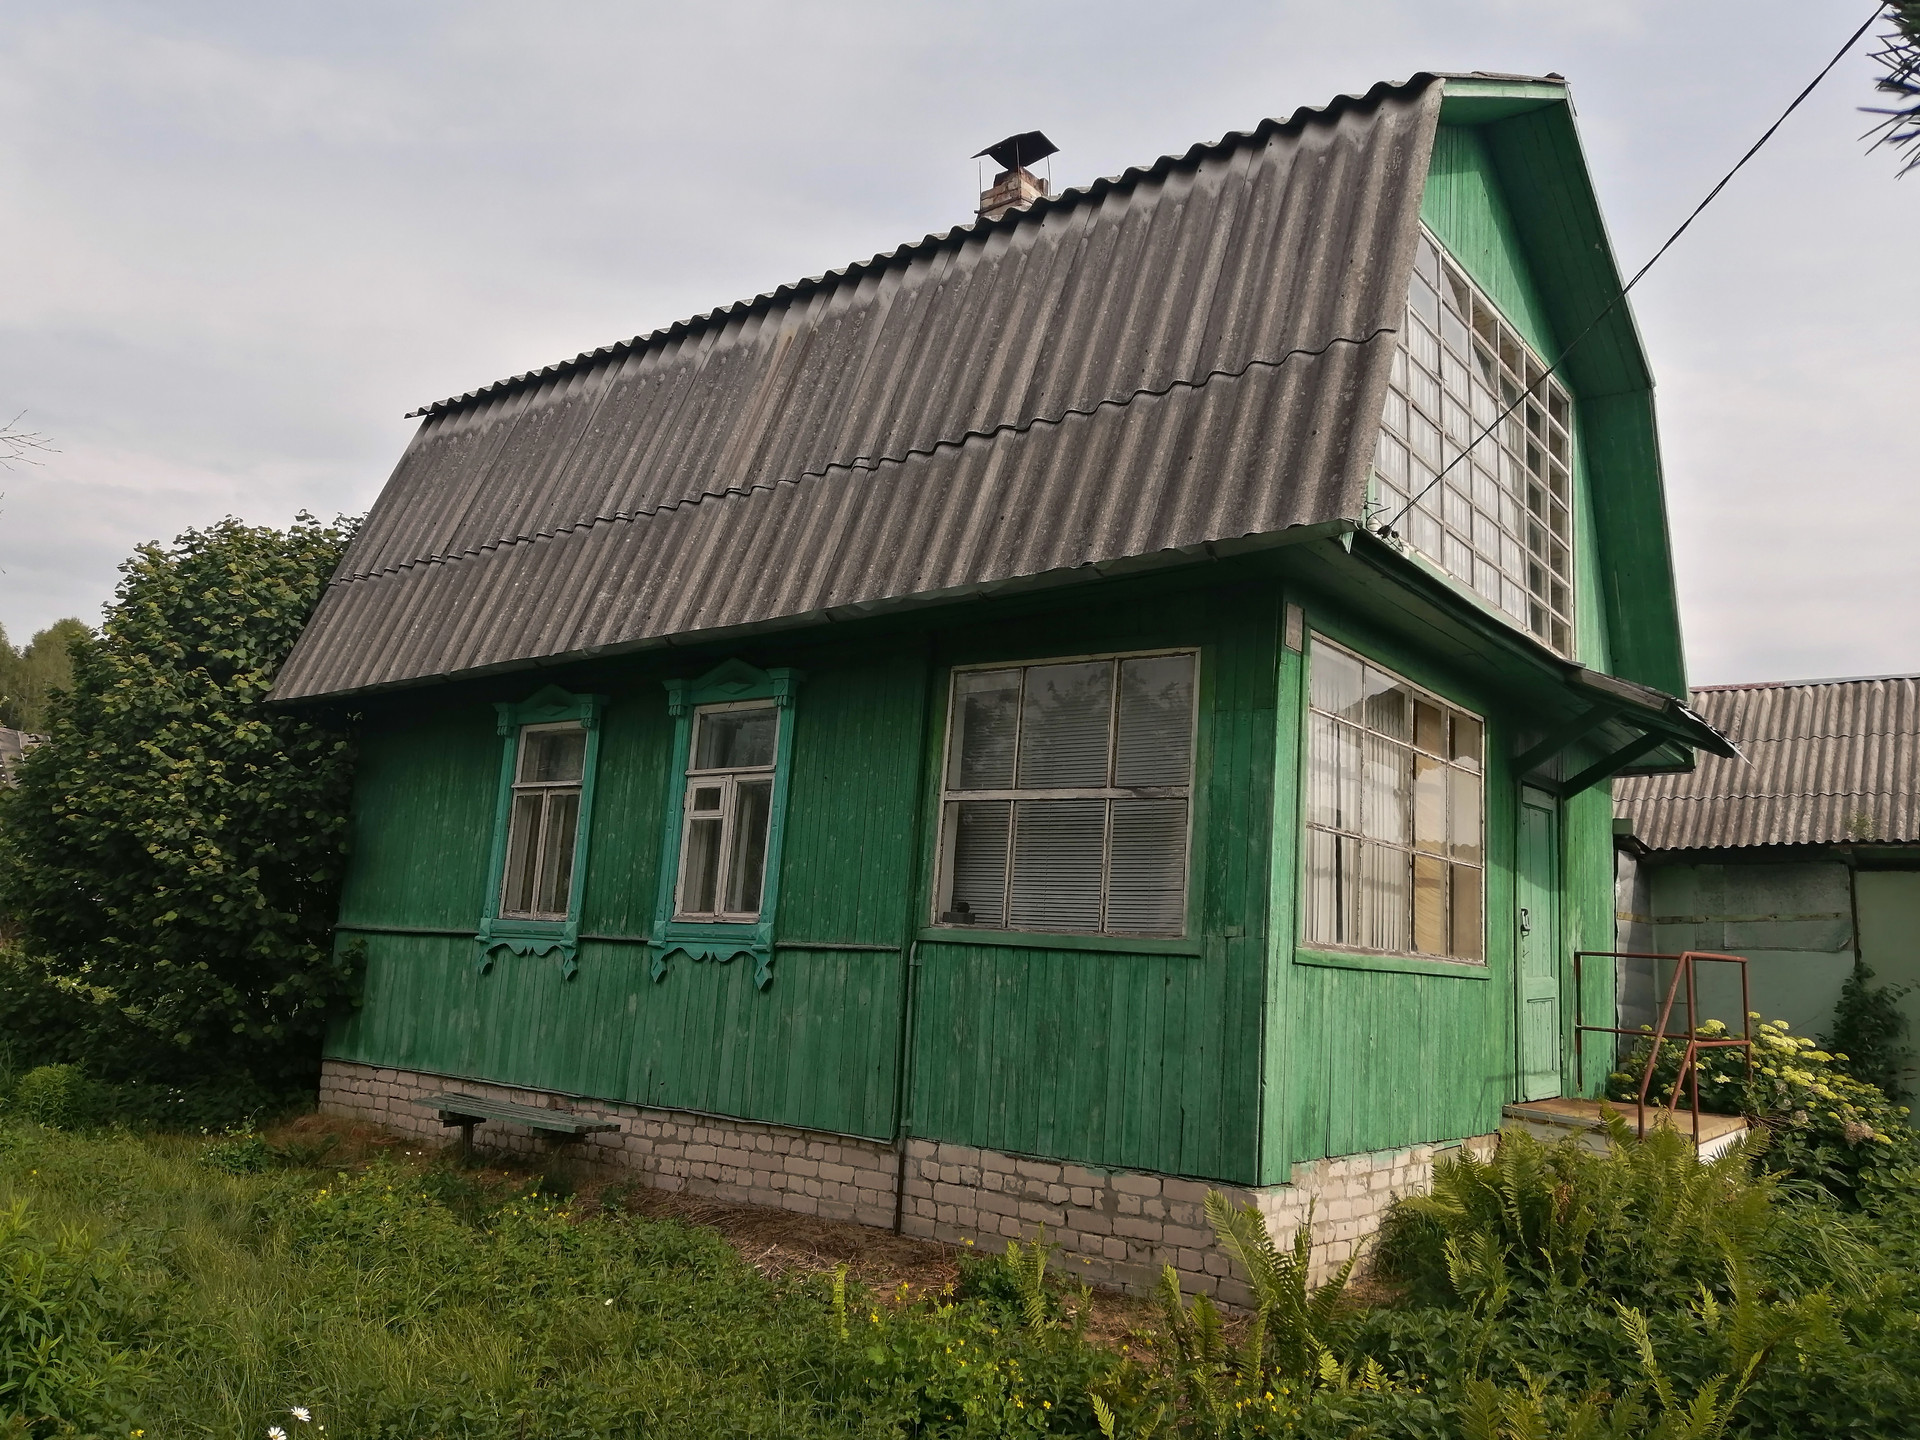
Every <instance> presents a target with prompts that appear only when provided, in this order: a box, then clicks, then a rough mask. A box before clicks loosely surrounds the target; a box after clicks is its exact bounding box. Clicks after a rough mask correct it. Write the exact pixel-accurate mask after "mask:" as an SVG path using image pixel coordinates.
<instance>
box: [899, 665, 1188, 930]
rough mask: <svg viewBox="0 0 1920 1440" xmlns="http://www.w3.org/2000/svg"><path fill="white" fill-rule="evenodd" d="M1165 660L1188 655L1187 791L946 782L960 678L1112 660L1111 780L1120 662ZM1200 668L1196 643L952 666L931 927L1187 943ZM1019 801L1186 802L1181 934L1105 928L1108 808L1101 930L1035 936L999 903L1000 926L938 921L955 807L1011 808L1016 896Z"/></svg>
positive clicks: (1017, 718)
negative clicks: (963, 786)
mask: <svg viewBox="0 0 1920 1440" xmlns="http://www.w3.org/2000/svg"><path fill="white" fill-rule="evenodd" d="M1162 655H1191V656H1192V657H1193V712H1192V715H1191V717H1190V719H1189V722H1188V731H1187V783H1186V784H1185V785H1131V786H1129V785H1122V786H1111V785H1109V786H1079V787H1075V786H1063V787H1054V788H1046V789H1028V790H1021V789H1012V790H956V789H953V788H952V787H951V786H949V784H948V783H947V781H948V777H949V776H950V775H951V774H952V773H953V769H952V767H953V759H954V752H953V745H954V734H953V722H954V711H955V706H954V703H953V698H954V695H955V693H956V690H957V688H958V687H957V685H956V684H955V683H954V682H955V681H957V680H958V678H959V677H960V676H961V675H967V674H978V673H981V672H986V671H995V670H1020V671H1026V670H1033V669H1041V668H1044V667H1046V666H1049V665H1079V664H1091V663H1094V662H1097V661H1106V660H1110V661H1113V662H1114V665H1113V684H1114V692H1113V695H1114V699H1113V701H1112V702H1110V705H1109V710H1108V714H1109V716H1110V719H1109V721H1108V729H1107V774H1108V775H1109V776H1111V775H1112V774H1113V767H1114V753H1115V749H1116V747H1117V746H1118V744H1119V737H1120V722H1119V705H1118V690H1119V684H1120V662H1121V661H1124V660H1143V659H1152V658H1154V657H1157V656H1162ZM1200 665H1201V652H1200V647H1199V646H1197V645H1176V646H1171V647H1168V648H1166V649H1159V650H1109V651H1102V652H1100V653H1098V654H1091V655H1048V656H1044V657H1042V658H1040V659H1037V660H997V661H991V662H983V663H979V664H973V665H955V666H951V667H950V668H949V670H948V687H947V714H946V720H945V735H944V738H943V742H942V745H941V748H940V830H939V835H940V847H939V852H940V853H939V863H938V865H937V866H936V868H935V874H934V892H933V908H932V913H931V915H930V916H929V920H930V923H932V924H933V925H935V926H939V927H941V928H951V929H953V930H956V931H960V932H967V931H977V932H981V933H986V934H993V935H1000V934H1011V935H1094V936H1114V937H1117V938H1121V939H1125V938H1129V937H1132V938H1144V939H1155V940H1180V939H1185V938H1186V937H1187V935H1188V933H1189V931H1190V930H1191V926H1192V914H1191V912H1192V904H1193V826H1194V791H1195V789H1196V788H1197V786H1196V782H1197V779H1198V773H1199V762H1200V684H1201V676H1200ZM1025 695H1026V681H1025V679H1024V677H1023V678H1022V680H1021V697H1022V704H1021V705H1020V706H1019V707H1017V708H1016V709H1015V712H1014V731H1013V754H1014V756H1015V765H1016V771H1015V778H1018V769H1017V767H1018V757H1019V754H1020V739H1021V735H1022V732H1023V729H1024V727H1025V718H1026V717H1025V708H1026V707H1025V704H1024V700H1025ZM1022 800H1185V801H1186V802H1187V827H1186V832H1185V834H1184V835H1183V836H1182V838H1181V846H1182V852H1181V875H1182V879H1183V888H1184V890H1185V892H1186V893H1185V896H1184V899H1183V904H1182V906H1181V916H1180V930H1179V933H1178V934H1177V935H1175V934H1159V933H1154V934H1150V935H1149V934H1146V933H1145V932H1142V931H1138V930H1110V929H1108V928H1106V921H1107V907H1108V903H1109V901H1110V900H1111V899H1112V893H1111V892H1112V868H1113V809H1112V807H1111V806H1109V807H1108V809H1107V819H1106V828H1105V830H1104V831H1103V833H1102V838H1101V847H1100V922H1101V928H1100V929H1098V930H1032V929H1028V928H1026V927H1024V926H1018V925H1015V924H1013V923H1012V916H1011V905H1010V903H1009V902H1008V901H1005V900H1003V902H1002V909H1001V913H1002V915H1003V916H1004V917H1006V918H1005V920H1004V922H1003V923H1002V924H999V925H972V924H958V923H955V922H951V921H947V920H943V919H942V918H941V917H942V915H943V913H945V912H946V910H947V908H948V903H949V901H950V899H951V892H952V888H953V861H954V840H955V831H956V830H957V829H958V827H959V821H960V811H959V805H960V803H961V802H965V801H1006V802H1011V803H1009V805H1008V811H1007V825H1008V845H1007V881H1006V894H1007V895H1008V896H1009V897H1011V894H1012V890H1013V845H1012V826H1013V815H1014V811H1013V804H1016V803H1018V802H1019V801H1022Z"/></svg>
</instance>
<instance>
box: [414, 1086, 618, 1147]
mask: <svg viewBox="0 0 1920 1440" xmlns="http://www.w3.org/2000/svg"><path fill="white" fill-rule="evenodd" d="M413 1103H414V1104H416V1105H424V1106H425V1107H426V1108H427V1109H429V1110H432V1111H435V1112H436V1113H437V1114H438V1115H439V1117H440V1123H441V1124H442V1125H448V1126H452V1125H458V1126H459V1127H460V1154H461V1155H462V1156H463V1157H464V1156H468V1155H471V1154H472V1153H473V1127H474V1126H476V1125H483V1124H485V1123H486V1122H487V1121H489V1120H503V1121H505V1122H506V1123H507V1124H509V1125H524V1126H526V1127H527V1128H528V1129H529V1130H543V1131H545V1132H546V1133H548V1134H549V1135H554V1136H557V1137H558V1138H560V1139H562V1140H577V1139H579V1138H580V1137H581V1136H582V1135H592V1134H595V1133H596V1132H599V1131H602V1130H618V1129H619V1128H620V1127H619V1126H618V1125H616V1124H614V1122H613V1121H611V1120H600V1119H596V1118H594V1117H593V1116H590V1115H576V1114H574V1113H573V1112H572V1111H571V1110H543V1109H541V1108H540V1107H539V1106H538V1105H516V1104H515V1103H514V1102H513V1101H511V1100H489V1099H488V1098H487V1097H486V1096H484V1095H456V1094H453V1093H451V1092H449V1093H447V1094H444V1095H423V1096H421V1097H420V1098H419V1099H418V1100H416V1101H414V1102H413Z"/></svg>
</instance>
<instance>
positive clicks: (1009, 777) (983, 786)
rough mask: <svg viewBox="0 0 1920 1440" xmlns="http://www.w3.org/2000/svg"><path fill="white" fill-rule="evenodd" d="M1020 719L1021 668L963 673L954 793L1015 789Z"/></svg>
mask: <svg viewBox="0 0 1920 1440" xmlns="http://www.w3.org/2000/svg"><path fill="white" fill-rule="evenodd" d="M1019 720H1020V672H1019V671H1018V670H963V671H961V672H960V673H958V674H956V675H955V676H954V677H953V741H952V744H953V754H952V755H951V756H950V757H949V758H948V761H947V788H948V789H950V790H1011V789H1012V788H1013V736H1014V730H1015V728H1016V727H1017V726H1018V724H1019Z"/></svg>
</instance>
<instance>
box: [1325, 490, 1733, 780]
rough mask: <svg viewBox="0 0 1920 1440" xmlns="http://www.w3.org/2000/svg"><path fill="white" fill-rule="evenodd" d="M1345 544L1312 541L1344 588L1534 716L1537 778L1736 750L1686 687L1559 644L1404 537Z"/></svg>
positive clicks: (1622, 770) (1530, 746)
mask: <svg viewBox="0 0 1920 1440" xmlns="http://www.w3.org/2000/svg"><path fill="white" fill-rule="evenodd" d="M1339 550H1340V551H1341V552H1344V558H1342V556H1341V555H1337V554H1334V553H1331V552H1332V551H1333V547H1331V546H1324V545H1323V546H1316V547H1313V548H1312V550H1311V551H1308V552H1303V553H1307V554H1311V555H1313V556H1314V558H1315V560H1316V562H1317V563H1318V567H1320V568H1322V569H1323V573H1324V574H1325V579H1326V581H1327V582H1328V583H1329V584H1330V585H1332V586H1333V587H1334V588H1337V589H1339V590H1341V591H1343V592H1344V593H1345V595H1346V597H1347V598H1349V599H1350V600H1354V601H1356V602H1357V603H1359V604H1360V605H1362V607H1363V608H1364V607H1365V606H1367V605H1368V604H1369V601H1368V599H1366V598H1363V597H1366V596H1368V595H1369V594H1371V595H1372V596H1374V597H1376V598H1374V599H1373V600H1372V602H1371V603H1372V604H1374V605H1375V606H1377V607H1378V608H1379V609H1380V610H1381V618H1382V619H1387V620H1390V613H1391V610H1392V609H1393V608H1395V607H1397V608H1399V609H1400V610H1401V611H1402V612H1403V614H1404V616H1405V619H1406V620H1410V621H1411V622H1412V623H1413V625H1414V626H1416V627H1417V628H1419V629H1421V630H1425V631H1427V632H1428V633H1429V634H1430V635H1431V636H1432V638H1433V640H1434V641H1435V642H1436V643H1437V644H1439V645H1441V646H1443V647H1444V648H1445V649H1446V650H1447V652H1448V653H1449V654H1450V655H1453V656H1455V657H1457V658H1458V659H1459V661H1460V662H1461V663H1462V665H1463V667H1464V668H1465V669H1467V670H1468V671H1469V673H1470V674H1474V675H1475V677H1476V678H1478V679H1480V680H1481V681H1482V682H1484V683H1487V684H1489V685H1491V686H1493V687H1496V688H1498V689H1500V690H1502V691H1504V692H1506V693H1507V694H1509V695H1510V696H1512V697H1513V698H1515V699H1516V700H1518V701H1520V702H1521V704H1522V705H1524V706H1525V708H1526V709H1527V710H1528V711H1529V713H1530V714H1531V715H1532V716H1534V717H1536V718H1537V721H1538V724H1537V726H1535V727H1530V728H1529V729H1528V730H1527V731H1526V732H1525V733H1523V735H1522V737H1521V740H1520V743H1519V744H1518V746H1517V747H1516V749H1515V752H1514V755H1513V757H1512V758H1513V763H1514V768H1515V770H1516V772H1517V773H1518V774H1519V775H1520V777H1521V778H1522V779H1524V780H1526V781H1527V782H1528V783H1529V784H1534V785H1538V786H1540V787H1541V788H1543V789H1548V790H1553V791H1556V792H1558V793H1560V794H1563V795H1567V794H1575V793H1578V792H1579V791H1581V790H1584V789H1587V788H1589V787H1590V786H1593V785H1596V784H1599V783H1600V782H1601V781H1603V780H1606V779H1609V778H1611V777H1612V776H1614V775H1630V774H1631V775H1646V774H1659V773H1668V772H1672V771H1677V770H1690V769H1692V768H1693V763H1694V754H1695V752H1696V751H1702V750H1704V751H1706V752H1707V753H1709V754H1712V755H1720V756H1725V757H1727V758H1730V759H1731V758H1738V757H1739V753H1740V752H1739V750H1738V749H1737V748H1736V747H1735V746H1734V744H1733V742H1732V741H1731V740H1729V739H1728V738H1727V737H1726V736H1725V735H1723V734H1721V733H1720V732H1719V731H1718V730H1716V729H1715V728H1714V727H1713V726H1712V725H1710V724H1708V723H1707V722H1706V721H1705V720H1704V719H1702V718H1701V717H1700V716H1699V715H1697V714H1695V713H1694V711H1693V710H1691V709H1690V708H1688V706H1687V703H1686V701H1684V700H1683V699H1681V698H1680V697H1678V696H1675V695H1669V694H1666V693H1665V692H1664V691H1661V690H1657V689H1654V688H1653V687H1652V686H1648V685H1642V684H1640V683H1639V682H1637V681H1633V680H1626V679H1622V678H1621V677H1619V676H1617V675H1609V674H1607V673H1605V672H1604V671H1600V670H1596V669H1593V668H1592V667H1590V666H1587V665H1583V664H1581V663H1579V662H1578V661H1573V660H1567V659H1565V658H1563V657H1561V656H1559V655H1556V654H1555V653H1554V652H1553V651H1552V650H1550V649H1548V648H1547V647H1546V646H1545V645H1543V644H1541V643H1540V642H1539V641H1538V640H1535V639H1534V638H1533V637H1532V636H1531V635H1528V634H1526V633H1525V632H1524V631H1522V630H1519V629H1517V628H1515V626H1514V625H1513V624H1512V623H1511V622H1509V621H1508V620H1507V619H1506V618H1505V617H1504V616H1503V615H1501V614H1500V613H1499V612H1497V611H1495V610H1493V609H1492V608H1490V607H1489V606H1487V605H1486V604H1485V603H1484V602H1482V601H1481V600H1480V598H1479V597H1478V596H1476V595H1473V594H1471V593H1470V592H1467V591H1466V590H1464V589H1463V588H1462V587H1461V586H1460V585H1459V584H1458V583H1457V582H1455V581H1454V580H1452V579H1450V578H1449V577H1448V576H1446V575H1444V574H1443V573H1442V572H1441V571H1440V570H1439V569H1438V568H1437V567H1435V566H1434V565H1432V564H1431V563H1429V562H1428V561H1427V560H1426V559H1424V558H1423V557H1422V556H1420V555H1419V554H1417V553H1416V552H1414V551H1413V550H1411V549H1409V548H1408V547H1406V546H1405V545H1403V544H1401V543H1398V542H1395V541H1391V540H1386V539H1382V538H1381V537H1380V536H1378V535H1376V534H1374V533H1373V532H1371V531H1368V530H1361V529H1357V528H1356V529H1355V530H1353V531H1352V532H1350V533H1349V534H1347V535H1346V536H1344V537H1342V539H1341V541H1340V545H1339ZM1576 746H1577V747H1579V749H1578V750H1577V751H1576V749H1575V747H1576ZM1576 755H1578V756H1579V757H1581V758H1578V759H1576V758H1574V757H1575V756H1576Z"/></svg>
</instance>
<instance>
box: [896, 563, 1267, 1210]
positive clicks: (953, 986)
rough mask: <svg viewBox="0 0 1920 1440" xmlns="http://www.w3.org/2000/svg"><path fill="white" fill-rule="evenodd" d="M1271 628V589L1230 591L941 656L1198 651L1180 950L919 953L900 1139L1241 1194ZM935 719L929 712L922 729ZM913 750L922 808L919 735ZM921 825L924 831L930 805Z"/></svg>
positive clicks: (997, 634) (952, 949) (1259, 959)
mask: <svg viewBox="0 0 1920 1440" xmlns="http://www.w3.org/2000/svg"><path fill="white" fill-rule="evenodd" d="M1278 624H1279V613H1278V593H1277V589H1276V588H1275V587H1273V586H1271V585H1264V586H1260V587H1252V588H1247V587H1235V588H1232V589H1227V588H1222V589H1220V590H1217V591H1214V592H1212V593H1206V592H1199V593H1194V594H1189V595H1184V596H1178V595H1176V596H1170V597H1168V598H1167V599H1165V600H1161V601H1156V602H1153V603H1151V604H1147V605H1141V606H1137V607H1126V608H1124V609H1122V608H1119V607H1114V608H1113V609H1101V610H1087V611H1077V612H1074V613H1071V614H1061V615H1053V616H1036V617H1035V618H1034V619H1033V620H1031V621H1027V622H1023V623H1021V624H1018V625H1013V626H1008V627H1005V628H1003V629H996V630H994V631H992V632H975V633H973V634H970V635H968V636H966V637H964V638H963V639H962V640H961V641H959V642H958V643H957V644H956V645H955V646H954V647H952V653H951V655H950V656H949V657H948V658H949V660H950V661H951V663H966V662H970V661H974V660H979V659H986V658H1001V659H1007V660H1028V659H1042V658H1046V657H1047V656H1049V655H1074V654H1089V653H1099V652H1104V651H1114V650H1129V649H1151V648H1158V647H1161V646H1169V645H1178V644H1199V645H1201V646H1202V652H1201V667H1200V677H1201V680H1200V733H1199V735H1198V737H1197V738H1198V745H1197V751H1198V760H1199V764H1198V767H1197V770H1196V782H1197V783H1196V786H1195V793H1194V801H1193V805H1194V825H1193V833H1194V837H1195V843H1194V851H1193V856H1192V863H1193V875H1192V880H1191V882H1190V884H1191V887H1192V893H1193V894H1194V895H1195V897H1196V903H1195V913H1196V914H1197V917H1198V926H1197V930H1198V934H1197V937H1196V938H1197V939H1198V941H1199V945H1198V947H1197V948H1198V949H1199V951H1200V953H1199V954H1196V955H1169V954H1154V953H1138V952H1129V950H1128V948H1127V942H1126V941H1124V940H1117V939H1116V940H1113V941H1109V942H1102V943H1104V944H1107V945H1109V946H1110V947H1111V948H1109V949H1106V950H1095V949H1073V950H1066V949H1061V950H1050V949H1047V948H1045V946H1044V945H1043V944H1036V945H1034V946H1033V947H1032V948H1013V947H1008V946H1004V945H987V944H964V943H954V942H953V941H951V940H950V939H947V938H944V937H943V938H942V939H941V940H939V941H932V940H927V941H922V943H921V944H920V947H919V961H920V963H919V967H918V971H917V978H916V984H917V987H918V989H917V992H916V1013H915V1023H914V1032H915V1052H914V1076H913V1097H914V1098H913V1108H912V1129H913V1133H915V1134H918V1135H929V1136H937V1137H939V1138H941V1139H946V1140H952V1141H956V1142H958V1143H960V1144H966V1145H982V1146H991V1147H992V1148H994V1149H997V1150H1005V1151H1012V1152H1015V1153H1021V1154H1034V1155H1059V1156H1068V1157H1071V1158H1073V1159H1076V1160H1080V1161H1082V1162H1085V1163H1089V1164H1096V1165H1110V1166H1116V1167H1127V1168H1139V1169H1149V1170H1160V1171H1166V1172H1170V1173H1174V1174H1183V1175H1202V1176H1208V1177H1212V1178H1218V1179H1226V1180H1234V1181H1239V1182H1243V1183H1245V1182H1250V1181H1252V1180H1253V1178H1254V1177H1255V1175H1256V1174H1257V1173H1258V1169H1259V1160H1258V1154H1257V1147H1258V1139H1259V1122H1260V1083H1259V1081H1260V1076H1259V1067H1258V1058H1257V1057H1258V1055H1259V1051H1260V1041H1261V1025H1262V1013H1263V1008H1264V1007H1263V1005H1262V995H1263V991H1264V986H1265V975H1264V972H1265V966H1266V944H1265V910H1266V895H1267V887H1268V883H1269V865H1270V861H1269V851H1270V846H1271V844H1272V834H1273V825H1272V810H1271V806H1270V788H1269V787H1270V778H1271V774H1272V767H1273V744H1274V737H1275V734H1276V719H1275V708H1274V671H1275V652H1276V649H1277V642H1278ZM942 703H944V700H943V702H942ZM943 720H944V715H943V714H942V713H941V711H940V709H939V707H935V708H934V709H933V711H932V712H931V713H930V716H929V722H930V724H931V725H933V726H935V727H938V726H939V725H940V724H941V723H942V722H943ZM929 751H930V757H929V761H928V769H927V770H926V771H925V772H924V774H925V777H926V784H927V787H928V794H929V796H931V795H932V794H933V793H934V791H935V789H936V787H937V778H938V777H937V774H936V773H935V771H934V769H933V767H934V766H937V764H938V740H937V736H936V737H935V738H934V740H933V743H932V744H930V746H929ZM923 813H924V815H925V817H926V818H925V820H924V822H923V823H924V825H925V826H926V827H927V828H928V829H929V830H930V829H931V827H932V825H933V823H934V812H933V809H932V805H931V802H930V803H929V804H928V806H927V808H926V809H925V810H924V812H923ZM928 858H929V862H930V860H931V857H930V856H929V857H928ZM919 893H920V894H921V895H922V896H924V895H925V894H926V893H927V891H926V882H925V881H924V880H923V884H922V887H921V889H920V892H919Z"/></svg>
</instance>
